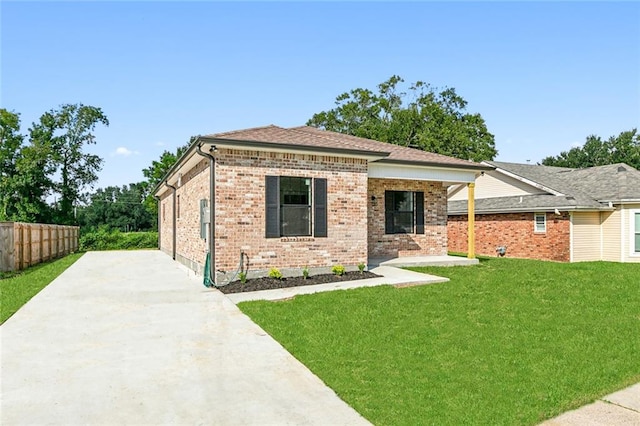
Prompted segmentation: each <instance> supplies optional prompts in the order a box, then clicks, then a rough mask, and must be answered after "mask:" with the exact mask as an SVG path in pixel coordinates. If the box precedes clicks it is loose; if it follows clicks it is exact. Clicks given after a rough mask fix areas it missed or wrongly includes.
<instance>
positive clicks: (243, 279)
mask: <svg viewBox="0 0 640 426" xmlns="http://www.w3.org/2000/svg"><path fill="white" fill-rule="evenodd" d="M238 277H240V282H241V283H242V284H244V283H246V282H247V273H246V272H240V273H239V274H238Z"/></svg>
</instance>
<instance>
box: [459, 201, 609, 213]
mask: <svg viewBox="0 0 640 426" xmlns="http://www.w3.org/2000/svg"><path fill="white" fill-rule="evenodd" d="M476 201H477V200H476ZM555 210H559V211H565V212H568V211H583V212H601V211H614V210H615V208H613V207H611V208H610V207H602V208H597V207H576V206H565V207H562V206H559V207H530V208H526V207H525V208H511V209H491V210H478V209H476V210H475V214H500V213H531V212H534V213H542V212H554V211H555ZM447 214H449V215H452V216H457V215H463V214H467V211H466V210H453V211H448V212H447Z"/></svg>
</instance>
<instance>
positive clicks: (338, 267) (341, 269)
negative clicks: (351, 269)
mask: <svg viewBox="0 0 640 426" xmlns="http://www.w3.org/2000/svg"><path fill="white" fill-rule="evenodd" d="M331 272H333V273H334V274H335V275H338V276H342V275H344V266H342V265H336V266H334V267H333V268H331Z"/></svg>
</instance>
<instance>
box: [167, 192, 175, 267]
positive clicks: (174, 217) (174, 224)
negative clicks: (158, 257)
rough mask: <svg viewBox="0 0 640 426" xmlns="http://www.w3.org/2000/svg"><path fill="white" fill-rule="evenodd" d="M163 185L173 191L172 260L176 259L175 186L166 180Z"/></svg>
mask: <svg viewBox="0 0 640 426" xmlns="http://www.w3.org/2000/svg"><path fill="white" fill-rule="evenodd" d="M164 185H165V186H167V187H169V188H171V190H172V191H173V260H176V187H175V186H173V185H169V183H168V182H167V181H166V180H165V181H164Z"/></svg>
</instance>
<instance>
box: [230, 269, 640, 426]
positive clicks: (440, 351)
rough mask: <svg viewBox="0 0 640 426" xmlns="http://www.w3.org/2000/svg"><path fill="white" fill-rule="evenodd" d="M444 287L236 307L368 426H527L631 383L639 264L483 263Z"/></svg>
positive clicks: (637, 373) (638, 324)
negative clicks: (431, 425) (366, 420)
mask: <svg viewBox="0 0 640 426" xmlns="http://www.w3.org/2000/svg"><path fill="white" fill-rule="evenodd" d="M415 270H418V271H421V272H426V273H430V274H434V275H440V276H446V277H449V278H450V279H451V281H450V282H449V283H444V284H436V285H431V286H423V287H410V288H403V289H396V288H393V287H377V288H363V289H357V290H349V291H337V292H330V293H319V294H314V295H309V296H298V297H296V298H294V299H293V300H288V301H283V302H246V303H241V304H240V305H239V306H240V309H241V310H242V311H243V312H245V313H246V314H247V315H249V316H250V317H251V318H252V319H253V320H254V321H255V322H257V323H258V324H259V325H260V326H261V327H262V328H264V329H265V330H266V331H267V332H268V333H270V334H271V335H272V336H274V337H275V338H276V339H277V340H278V341H279V342H280V343H281V344H283V346H284V347H285V348H287V350H289V351H290V352H291V353H292V354H293V355H294V356H295V357H296V358H298V359H299V360H301V361H302V362H303V363H304V364H305V365H307V366H308V367H309V368H310V369H311V370H312V371H313V372H314V373H315V374H317V375H318V376H319V377H320V378H321V379H322V380H323V381H324V382H325V383H327V384H328V385H329V386H330V387H331V388H333V389H334V390H335V391H336V393H337V394H338V395H339V396H340V397H341V398H343V399H344V400H345V401H346V402H347V403H349V404H350V405H351V406H353V407H354V408H355V409H356V410H358V411H359V412H360V413H361V414H362V415H363V416H365V417H366V418H367V419H368V420H370V421H371V422H373V423H374V424H380V425H383V424H509V425H512V424H526V425H533V424H537V423H539V422H541V421H543V420H545V419H548V418H551V417H554V416H556V415H558V414H560V413H562V412H564V411H567V410H570V409H574V408H577V407H579V406H582V405H584V404H587V403H589V402H592V401H593V400H595V399H596V398H598V397H600V396H603V395H605V394H607V393H610V392H613V391H616V390H618V389H622V388H624V387H626V386H628V385H631V384H633V383H636V382H639V381H640V361H638V357H637V354H638V353H640V340H639V339H638V336H639V335H640V279H639V278H638V277H640V265H636V264H617V263H606V262H590V263H577V264H560V263H552V262H542V261H531V260H517V259H488V260H483V261H482V262H481V264H480V265H478V266H477V267H459V268H415Z"/></svg>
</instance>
